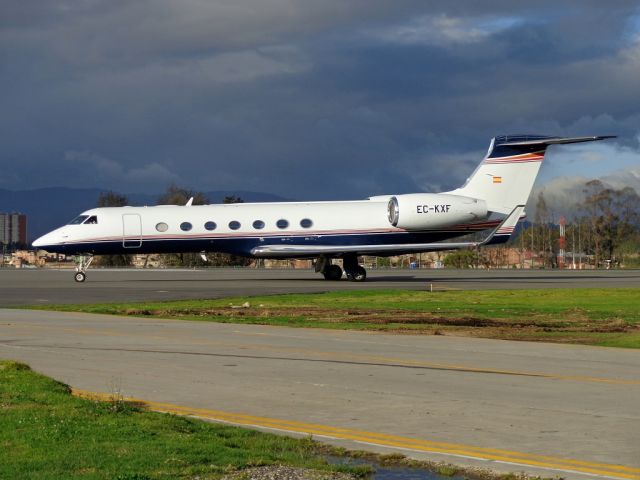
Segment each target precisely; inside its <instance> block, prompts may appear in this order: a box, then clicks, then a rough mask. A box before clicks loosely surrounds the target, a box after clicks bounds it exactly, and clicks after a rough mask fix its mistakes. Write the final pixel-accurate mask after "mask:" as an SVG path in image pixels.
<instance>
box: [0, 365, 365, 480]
mask: <svg viewBox="0 0 640 480" xmlns="http://www.w3.org/2000/svg"><path fill="white" fill-rule="evenodd" d="M0 425H2V428H0V478H7V479H9V478H38V479H59V478H68V479H73V478H82V479H103V478H105V479H106V478H108V479H119V480H145V479H168V478H172V479H173V478H200V479H216V478H220V477H221V476H223V474H225V473H229V472H234V471H236V470H240V469H245V468H250V467H255V466H261V465H274V464H283V465H291V466H297V467H305V468H313V469H317V470H320V471H325V472H332V471H333V472H335V471H343V472H347V473H351V474H355V475H357V476H364V475H366V474H367V473H368V472H369V471H370V468H369V467H367V466H355V465H329V464H328V463H327V461H326V460H325V458H324V456H323V454H322V451H321V447H320V445H319V444H317V443H316V442H315V441H313V440H310V439H302V440H300V439H293V438H288V437H284V436H278V435H272V434H266V433H261V432H257V431H253V430H248V429H243V428H238V427H231V426H226V425H220V424H212V423H207V422H203V421H199V420H194V419H190V418H185V417H180V416H175V415H169V414H162V413H154V412H150V411H146V410H144V409H142V408H140V407H139V406H136V405H134V404H131V403H129V402H125V401H123V400H122V399H121V398H119V397H118V396H117V395H115V394H114V399H113V401H111V402H104V401H92V400H87V399H81V398H76V397H74V396H72V395H71V391H70V388H69V387H68V386H66V385H64V384H62V383H59V382H56V381H54V380H52V379H50V378H48V377H45V376H43V375H40V374H38V373H36V372H33V371H31V370H30V369H29V367H28V366H26V365H24V364H21V363H16V362H11V361H0Z"/></svg>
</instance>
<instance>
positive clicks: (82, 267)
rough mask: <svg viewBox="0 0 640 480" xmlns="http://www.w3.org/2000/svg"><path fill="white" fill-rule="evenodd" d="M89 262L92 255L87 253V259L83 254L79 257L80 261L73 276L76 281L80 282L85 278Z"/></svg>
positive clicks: (91, 259) (91, 260)
mask: <svg viewBox="0 0 640 480" xmlns="http://www.w3.org/2000/svg"><path fill="white" fill-rule="evenodd" d="M91 262H93V255H89V258H88V259H87V258H85V257H84V256H81V257H80V262H79V263H78V266H77V267H76V273H75V275H74V276H73V279H74V280H75V281H76V282H78V283H82V282H84V281H85V280H86V279H87V274H86V271H87V270H88V269H89V265H91Z"/></svg>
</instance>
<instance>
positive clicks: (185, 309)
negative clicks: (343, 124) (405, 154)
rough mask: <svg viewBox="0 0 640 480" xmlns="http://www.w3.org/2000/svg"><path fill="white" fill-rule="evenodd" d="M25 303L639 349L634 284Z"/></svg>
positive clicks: (639, 299)
mask: <svg viewBox="0 0 640 480" xmlns="http://www.w3.org/2000/svg"><path fill="white" fill-rule="evenodd" d="M243 305H244V307H243ZM33 308H41V309H47V310H59V311H78V312H88V313H104V314H116V315H132V316H153V317H162V318H177V319H188V320H204V321H214V322H225V323H251V324H265V325H280V326H291V327H320V328H332V329H353V330H375V331H387V332H400V333H419V334H441V335H465V336H478V337H484V338H500V339H509V340H529V341H545V342H559V343H578V344H587V345H601V346H615V347H627V348H640V289H637V288H628V289H540V290H485V291H436V292H429V291H406V290H369V291H338V292H327V293H321V294H287V295H273V296H259V297H234V298H225V299H213V300H180V301H170V302H146V303H110V304H96V305H47V306H37V307H33Z"/></svg>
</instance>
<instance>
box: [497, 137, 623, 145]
mask: <svg viewBox="0 0 640 480" xmlns="http://www.w3.org/2000/svg"><path fill="white" fill-rule="evenodd" d="M607 138H617V137H616V135H596V136H594V137H539V136H538V137H534V136H527V135H511V136H502V137H496V140H495V145H496V146H500V145H509V146H516V145H522V146H525V145H542V146H546V145H561V144H565V143H583V142H596V141H598V140H606V139H607ZM521 139H522V140H521Z"/></svg>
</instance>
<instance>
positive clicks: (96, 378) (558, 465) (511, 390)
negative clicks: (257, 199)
mask: <svg viewBox="0 0 640 480" xmlns="http://www.w3.org/2000/svg"><path fill="white" fill-rule="evenodd" d="M40 273H41V272H34V276H32V277H30V278H37V276H38V275H39V274H40ZM260 273H262V272H260ZM112 275H115V274H107V275H106V276H105V277H102V280H101V275H100V274H99V273H98V274H96V275H95V283H96V284H97V285H102V286H103V287H104V286H105V285H109V283H107V281H106V278H109V277H110V276H112ZM117 275H121V274H117ZM134 275H135V274H134ZM134 275H132V276H134ZM149 275H152V276H153V274H149ZM156 275H157V274H156ZM181 275H184V278H185V279H184V280H183V281H185V282H186V283H188V284H189V285H193V284H194V283H196V282H194V279H196V278H198V276H199V275H200V276H202V277H208V276H209V275H211V274H210V273H208V272H207V273H202V274H200V273H199V272H195V273H189V274H186V273H185V274H181ZM218 275H219V273H218ZM271 275H273V274H271ZM277 275H282V278H281V279H280V280H276V283H284V284H286V285H289V284H290V283H291V282H299V283H304V279H306V278H307V275H306V274H305V273H304V272H303V273H302V274H298V273H297V272H286V273H281V272H280V273H278V274H277ZM458 275H460V274H458ZM540 275H541V276H540V277H538V278H544V277H543V276H542V275H543V274H540ZM617 275H619V274H617ZM617 275H615V276H613V275H612V277H611V278H617ZM125 276H126V275H125ZM158 276H159V277H161V275H158ZM452 276H453V277H454V278H455V274H452ZM460 277H461V276H460ZM59 278H60V282H61V283H62V282H69V281H70V279H69V278H67V275H61V276H60V277H59ZM296 278H302V279H303V280H296ZM425 278H426V277H425ZM553 278H555V279H558V278H563V277H562V276H560V277H557V276H554V277H553ZM285 279H286V280H285ZM111 281H117V280H111ZM127 281H129V282H133V281H134V280H127ZM138 281H140V279H138ZM160 281H161V282H167V281H168V280H160ZM239 281H240V283H243V281H244V282H250V281H253V282H256V280H255V279H254V280H246V278H245V279H241V280H239ZM421 281H424V279H423V280H421ZM522 281H531V280H524V279H523V280H522ZM556 281H557V280H556ZM636 281H637V280H636ZM173 282H174V284H178V283H179V282H178V280H173ZM206 282H209V284H213V285H217V284H218V283H223V282H218V283H216V280H208V281H207V280H205V283H206ZM309 282H312V280H309ZM572 282H575V280H572ZM594 282H595V280H594ZM594 282H587V284H589V283H594ZM141 284H142V285H144V283H143V282H141ZM374 284H375V283H374ZM402 284H404V283H402ZM543 284H544V285H548V284H549V283H548V280H546V283H543ZM87 285H90V284H87ZM345 285H346V282H345ZM84 287H85V286H84V285H82V286H78V287H76V288H77V289H78V291H83V292H84V291H88V289H84ZM49 288H52V287H49ZM64 288H65V289H66V288H67V287H66V286H65V287H64ZM114 288H115V287H112V288H108V287H107V288H106V289H107V290H109V291H112V290H113V289H114ZM129 288H131V285H129ZM235 288H238V287H235ZM312 288H313V287H312ZM316 288H317V287H316ZM263 289H264V287H263ZM97 290H99V288H98V289H96V291H97ZM89 291H93V290H89ZM115 291H120V290H115ZM227 291H228V290H227ZM147 295H148V292H147ZM0 358H9V359H15V360H21V361H24V362H27V363H29V364H30V365H31V366H32V368H34V369H35V370H38V371H40V372H43V373H45V374H47V375H50V376H53V377H54V378H56V379H59V380H61V381H63V382H66V383H68V384H70V385H72V386H73V387H76V388H80V389H86V390H90V391H99V392H107V393H109V392H119V393H121V394H123V395H125V396H134V397H138V398H142V399H146V400H152V401H155V402H162V403H163V404H166V403H169V404H174V405H178V406H189V407H192V408H194V409H202V410H200V412H201V413H196V414H198V415H200V416H203V417H206V418H213V419H218V420H223V421H230V422H232V423H240V424H246V425H252V426H254V427H261V428H271V429H276V430H285V431H296V432H299V433H304V432H307V433H314V434H315V435H314V436H316V438H320V439H325V440H327V441H331V442H334V443H338V444H342V445H347V446H350V447H355V448H360V449H362V448H368V449H373V450H378V451H387V452H389V451H398V450H400V451H401V452H402V453H406V454H409V455H411V456H414V457H417V458H430V459H435V460H446V461H450V462H454V463H464V464H475V465H478V464H480V465H481V466H484V467H485V468H486V467H490V468H493V469H497V470H506V471H514V470H515V471H521V470H524V471H527V472H530V473H538V474H542V475H545V476H547V477H548V476H553V475H555V474H557V475H559V476H562V477H565V478H586V477H585V476H584V474H587V473H591V474H595V475H596V476H598V475H600V476H606V477H611V478H627V479H637V478H640V409H639V406H640V352H638V351H635V350H624V349H612V348H598V347H584V346H573V345H572V346H566V345H554V344H543V343H527V342H508V341H499V340H486V339H472V338H456V337H446V336H401V335H388V334H379V333H366V332H351V331H327V330H320V329H316V330H314V329H290V328H281V327H266V326H252V325H233V324H216V323H207V322H187V321H170V320H154V319H137V318H123V317H111V316H101V315H93V316H92V315H87V314H80V313H61V312H40V311H38V312H36V311H28V310H0ZM172 408H173V410H171V409H170V408H168V407H167V411H180V410H178V409H177V407H172ZM207 412H209V413H207ZM225 412H226V413H225ZM240 414H241V415H240ZM318 432H320V434H318ZM390 449H393V450H390ZM479 458H484V459H485V460H488V461H480V460H478V459H479ZM504 462H506V463H504ZM602 464H608V465H609V466H606V467H603V466H602Z"/></svg>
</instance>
